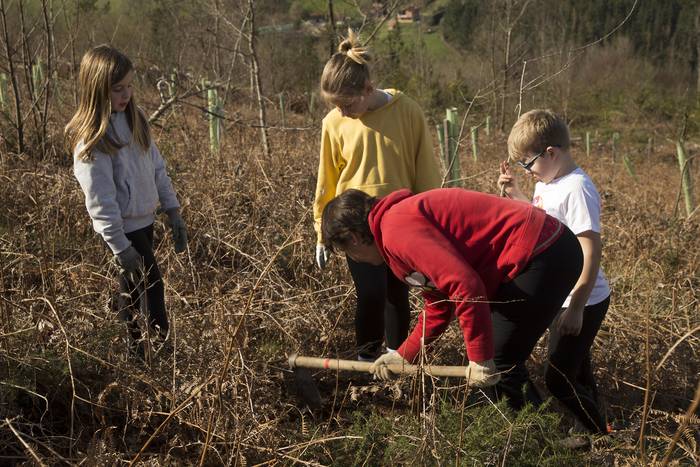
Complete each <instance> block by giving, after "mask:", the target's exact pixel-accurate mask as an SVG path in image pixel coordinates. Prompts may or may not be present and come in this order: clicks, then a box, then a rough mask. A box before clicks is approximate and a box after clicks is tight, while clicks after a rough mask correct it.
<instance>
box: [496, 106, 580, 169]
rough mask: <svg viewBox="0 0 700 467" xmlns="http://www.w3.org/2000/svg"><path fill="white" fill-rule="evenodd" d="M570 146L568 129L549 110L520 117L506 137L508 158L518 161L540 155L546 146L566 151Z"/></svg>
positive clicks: (540, 110) (535, 110) (530, 112)
mask: <svg viewBox="0 0 700 467" xmlns="http://www.w3.org/2000/svg"><path fill="white" fill-rule="evenodd" d="M570 145H571V140H570V138H569V127H568V126H567V125H566V122H565V121H564V119H563V118H561V117H559V116H558V115H556V114H555V113H554V112H552V111H551V110H547V109H534V110H531V111H529V112H526V113H524V114H522V115H521V116H520V118H519V119H518V121H517V122H515V125H513V128H512V129H511V130H510V135H508V158H509V159H510V160H519V159H523V158H526V157H528V156H531V155H532V154H536V153H540V152H542V151H544V150H545V149H547V146H558V147H559V148H561V149H563V150H565V151H567V150H568V149H569V146H570Z"/></svg>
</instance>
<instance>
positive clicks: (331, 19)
mask: <svg viewBox="0 0 700 467" xmlns="http://www.w3.org/2000/svg"><path fill="white" fill-rule="evenodd" d="M328 26H329V31H328V35H329V36H330V37H329V38H328V45H329V50H328V52H329V53H328V56H329V57H332V56H333V54H334V53H335V15H334V14H333V0H328Z"/></svg>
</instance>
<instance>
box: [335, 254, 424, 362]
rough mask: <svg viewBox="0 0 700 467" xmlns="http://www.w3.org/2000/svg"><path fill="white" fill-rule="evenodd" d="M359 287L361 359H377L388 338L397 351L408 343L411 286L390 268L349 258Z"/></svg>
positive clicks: (357, 316)
mask: <svg viewBox="0 0 700 467" xmlns="http://www.w3.org/2000/svg"><path fill="white" fill-rule="evenodd" d="M347 261H348V268H350V274H351V275H352V280H353V282H354V283H355V292H356V293H357V307H356V309H355V337H356V339H357V349H358V354H359V356H360V357H361V358H365V359H370V358H376V357H377V355H378V354H379V352H380V350H381V345H382V341H383V340H384V336H385V334H386V345H387V347H389V348H392V349H394V350H396V349H398V348H399V346H400V345H401V344H402V343H403V341H404V340H406V337H407V336H408V325H409V324H410V320H411V314H410V308H409V304H408V285H406V284H404V283H403V282H401V281H400V280H398V279H397V278H396V276H394V274H393V273H392V272H391V270H390V269H389V268H388V267H387V266H386V265H381V266H373V265H371V264H369V263H357V262H355V261H353V260H352V259H350V258H349V257H348V258H347Z"/></svg>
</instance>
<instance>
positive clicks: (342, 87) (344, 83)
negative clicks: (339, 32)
mask: <svg viewBox="0 0 700 467" xmlns="http://www.w3.org/2000/svg"><path fill="white" fill-rule="evenodd" d="M371 60H372V57H371V55H370V53H369V50H368V49H367V48H366V47H363V46H362V45H361V44H360V40H359V38H358V37H357V34H355V32H354V31H353V30H352V29H348V37H347V38H346V39H345V40H344V41H343V42H341V43H340V45H339V46H338V52H336V53H334V54H333V56H332V57H331V58H330V59H329V60H328V62H326V66H324V67H323V74H322V75H321V97H323V99H324V100H325V101H326V102H328V101H329V99H333V98H341V99H342V98H353V97H356V96H359V95H360V94H362V91H363V90H364V89H365V86H366V84H367V82H368V81H369V66H368V63H369V62H370V61H371Z"/></svg>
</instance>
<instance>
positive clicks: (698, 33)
mask: <svg viewBox="0 0 700 467" xmlns="http://www.w3.org/2000/svg"><path fill="white" fill-rule="evenodd" d="M695 79H696V82H695V101H696V103H699V104H700V1H698V3H697V5H696V6H695Z"/></svg>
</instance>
